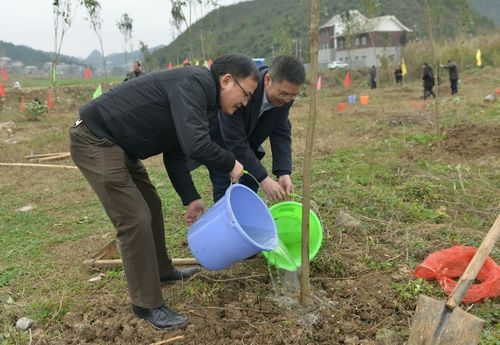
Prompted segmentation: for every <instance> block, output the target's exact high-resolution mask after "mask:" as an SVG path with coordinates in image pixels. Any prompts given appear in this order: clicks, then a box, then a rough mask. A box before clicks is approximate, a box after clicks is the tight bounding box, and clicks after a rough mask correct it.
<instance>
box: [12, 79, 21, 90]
mask: <svg viewBox="0 0 500 345" xmlns="http://www.w3.org/2000/svg"><path fill="white" fill-rule="evenodd" d="M13 86H14V89H16V90H21V83H20V82H19V81H17V80H16V81H15V82H14V83H13Z"/></svg>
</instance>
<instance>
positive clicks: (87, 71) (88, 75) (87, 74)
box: [85, 66, 90, 79]
mask: <svg viewBox="0 0 500 345" xmlns="http://www.w3.org/2000/svg"><path fill="white" fill-rule="evenodd" d="M85 79H90V68H89V66H87V68H86V69H85Z"/></svg>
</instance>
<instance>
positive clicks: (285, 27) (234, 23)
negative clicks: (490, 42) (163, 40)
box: [153, 0, 494, 65]
mask: <svg viewBox="0 0 500 345" xmlns="http://www.w3.org/2000/svg"><path fill="white" fill-rule="evenodd" d="M483 2H484V3H485V4H486V3H488V1H487V0H484V1H483ZM489 2H490V3H492V2H493V0H489ZM381 3H382V6H381V15H384V14H393V15H395V16H396V17H398V19H400V20H401V22H403V24H405V25H406V26H407V27H409V28H411V29H412V30H414V32H413V33H412V34H411V35H410V38H415V37H424V36H426V35H427V29H426V27H427V25H426V20H425V14H424V1H423V0H417V1H404V2H402V1H399V0H381ZM353 8H358V9H359V6H358V0H354V1H353V0H338V1H335V2H333V1H328V0H322V1H320V23H324V22H325V21H326V20H328V19H329V18H330V17H332V16H333V15H335V14H337V13H339V12H342V11H346V10H348V9H353ZM433 13H434V16H435V18H433V19H434V22H435V28H436V29H435V31H436V32H435V34H436V37H437V38H438V39H444V38H447V37H453V36H454V35H455V34H456V33H457V23H458V13H459V4H458V3H457V2H456V1H454V0H442V1H440V2H439V5H435V6H433ZM271 16H272V18H273V19H272V20H271V19H270V18H271ZM473 21H474V23H475V27H474V29H480V28H492V27H494V24H493V23H492V22H491V21H490V20H488V19H486V18H484V17H480V16H479V15H478V14H477V13H475V12H474V16H473ZM309 25H310V6H309V1H304V0H254V1H248V2H242V3H238V4H235V5H231V6H226V7H221V8H218V9H216V10H214V11H212V12H211V13H209V14H208V15H207V16H206V17H205V18H203V20H199V21H198V22H196V23H195V24H194V25H193V28H192V32H193V33H192V35H193V36H192V37H193V51H194V54H193V55H194V57H195V58H203V57H214V56H218V55H221V54H224V53H230V52H241V53H245V54H248V55H250V56H254V57H267V58H269V57H271V56H272V55H273V51H274V54H280V53H292V54H293V53H295V51H296V49H297V50H300V49H302V57H303V58H304V60H305V61H307V60H309V57H308V56H309V45H308V32H309ZM200 32H203V36H204V38H205V39H204V46H205V54H203V53H202V47H201V44H200ZM295 40H297V41H295ZM296 42H297V43H296ZM189 51H190V49H189V40H188V34H187V32H184V33H183V34H181V35H180V36H179V37H178V38H177V39H176V40H175V41H173V42H172V43H171V44H170V45H169V46H167V47H166V48H163V49H160V50H158V51H156V52H155V53H154V54H153V56H154V57H155V58H156V59H157V60H158V61H159V63H160V65H165V64H167V63H168V62H172V63H179V62H181V61H182V60H183V59H184V58H185V57H186V56H189ZM203 55H205V56H203Z"/></svg>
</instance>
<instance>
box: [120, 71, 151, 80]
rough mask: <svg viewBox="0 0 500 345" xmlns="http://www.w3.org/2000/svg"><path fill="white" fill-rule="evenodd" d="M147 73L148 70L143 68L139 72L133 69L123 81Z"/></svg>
mask: <svg viewBox="0 0 500 345" xmlns="http://www.w3.org/2000/svg"><path fill="white" fill-rule="evenodd" d="M145 74H146V72H143V71H142V70H140V71H139V72H136V71H132V72H129V73H127V76H126V77H125V79H124V80H123V81H128V80H130V79H134V78H138V77H140V76H143V75H145Z"/></svg>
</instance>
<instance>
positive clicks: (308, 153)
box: [300, 0, 319, 306]
mask: <svg viewBox="0 0 500 345" xmlns="http://www.w3.org/2000/svg"><path fill="white" fill-rule="evenodd" d="M318 27H319V13H318V0H312V1H311V65H310V66H311V69H310V80H309V97H310V98H309V121H308V125H307V137H306V149H305V154H304V170H303V171H304V172H303V186H302V195H303V199H302V203H303V204H302V252H301V256H302V263H301V275H300V303H301V304H302V305H303V306H306V305H308V304H309V302H310V295H311V286H310V280H309V212H310V209H311V197H310V191H311V162H312V153H313V145H314V126H315V124H316V101H317V90H316V81H317V79H318Z"/></svg>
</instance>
